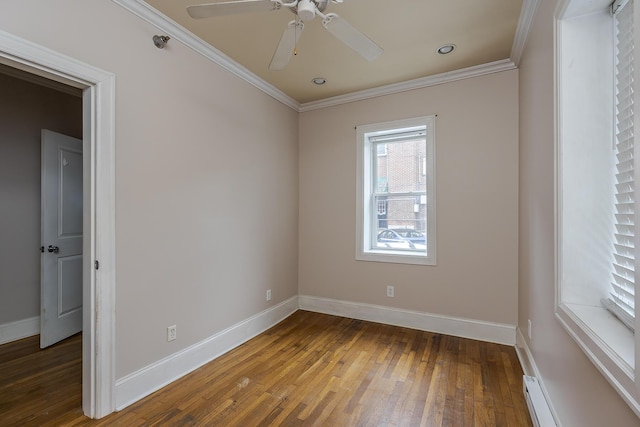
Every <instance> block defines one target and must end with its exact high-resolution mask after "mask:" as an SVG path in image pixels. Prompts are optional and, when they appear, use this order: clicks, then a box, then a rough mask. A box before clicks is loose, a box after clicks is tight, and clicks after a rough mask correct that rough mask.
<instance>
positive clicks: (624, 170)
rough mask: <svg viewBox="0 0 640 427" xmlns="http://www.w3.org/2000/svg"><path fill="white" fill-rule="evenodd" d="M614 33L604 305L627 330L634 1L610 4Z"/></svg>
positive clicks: (631, 285) (631, 280)
mask: <svg viewBox="0 0 640 427" xmlns="http://www.w3.org/2000/svg"><path fill="white" fill-rule="evenodd" d="M612 10H613V11H614V20H615V31H616V33H615V34H616V38H615V40H616V49H615V52H616V57H615V59H616V68H615V77H616V84H615V87H616V98H615V102H616V138H615V150H616V176H615V178H616V185H615V212H616V213H615V235H614V237H615V240H614V245H613V271H612V281H611V295H610V298H609V299H608V300H606V301H605V305H606V306H607V307H608V308H609V309H610V310H611V311H613V312H614V314H616V315H617V316H618V317H619V318H620V320H622V321H623V322H624V323H625V324H626V325H627V326H628V327H629V328H631V329H633V326H634V318H635V303H634V300H635V271H634V264H635V244H634V241H635V231H634V230H635V206H634V187H635V185H634V172H633V169H634V160H633V145H634V144H633V1H626V0H623V1H617V2H615V3H614V4H613V5H612Z"/></svg>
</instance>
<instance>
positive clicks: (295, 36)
mask: <svg viewBox="0 0 640 427" xmlns="http://www.w3.org/2000/svg"><path fill="white" fill-rule="evenodd" d="M293 40H294V41H295V45H294V46H293V56H297V55H298V21H297V20H296V24H295V29H294V30H293Z"/></svg>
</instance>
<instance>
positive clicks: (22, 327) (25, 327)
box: [0, 316, 40, 344]
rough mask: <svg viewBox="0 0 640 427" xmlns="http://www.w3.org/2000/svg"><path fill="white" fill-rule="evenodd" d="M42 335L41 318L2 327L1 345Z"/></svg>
mask: <svg viewBox="0 0 640 427" xmlns="http://www.w3.org/2000/svg"><path fill="white" fill-rule="evenodd" d="M39 333H40V316H36V317H30V318H28V319H22V320H17V321H15V322H8V323H3V324H1V325H0V344H6V343H8V342H11V341H16V340H19V339H22V338H26V337H31V336H34V335H38V334H39Z"/></svg>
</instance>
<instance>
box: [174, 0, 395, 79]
mask: <svg viewBox="0 0 640 427" xmlns="http://www.w3.org/2000/svg"><path fill="white" fill-rule="evenodd" d="M329 1H331V2H332V3H342V2H343V0H290V1H288V2H287V1H286V0H232V1H221V2H217V3H209V4H199V5H194V6H189V7H187V13H189V15H190V16H191V17H192V18H209V17H211V16H225V15H234V14H240V13H251V12H262V11H270V10H279V9H281V8H283V7H285V8H287V9H289V10H290V11H291V12H292V13H293V14H295V15H296V18H295V19H294V20H293V21H291V22H289V23H288V24H287V28H286V29H285V30H284V33H283V34H282V37H281V38H280V43H278V47H277V48H276V51H275V53H274V54H273V58H272V59H271V63H270V64H269V69H270V70H281V69H283V68H284V67H286V66H287V64H288V63H289V61H290V60H291V55H292V54H293V53H294V51H295V49H296V45H297V44H298V39H299V38H300V34H302V30H303V29H304V23H305V22H309V21H311V20H313V18H315V17H316V16H319V17H320V18H322V26H323V27H324V28H325V29H326V30H327V31H329V32H330V33H331V34H333V35H334V36H335V37H337V38H338V40H340V41H341V42H343V43H344V44H346V45H347V46H349V47H350V48H351V49H353V50H354V51H356V52H357V53H359V54H360V55H362V56H363V57H364V58H365V59H366V60H368V61H373V60H374V59H377V58H378V57H379V56H380V55H382V52H383V50H382V48H381V47H380V46H378V45H377V44H375V43H374V42H373V41H372V40H371V39H369V38H368V37H367V36H365V35H364V34H362V33H361V32H360V31H358V30H357V29H356V28H355V27H354V26H353V25H351V24H350V23H348V22H347V21H346V20H344V19H343V18H341V17H340V16H339V15H337V14H335V13H327V14H324V13H323V12H324V10H325V9H326V8H327V5H328V4H329Z"/></svg>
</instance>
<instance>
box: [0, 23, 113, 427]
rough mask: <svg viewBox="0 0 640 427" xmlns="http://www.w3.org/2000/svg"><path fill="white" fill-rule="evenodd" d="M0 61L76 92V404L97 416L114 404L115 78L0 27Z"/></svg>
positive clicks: (106, 411)
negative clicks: (79, 268)
mask: <svg viewBox="0 0 640 427" xmlns="http://www.w3.org/2000/svg"><path fill="white" fill-rule="evenodd" d="M0 63H1V64H4V65H7V66H9V67H12V68H15V69H18V70H22V71H24V72H26V73H28V74H31V75H36V76H40V77H44V78H46V79H48V80H51V81H52V82H56V83H62V84H64V85H67V86H70V87H73V88H77V89H79V90H81V91H82V140H83V151H84V154H83V182H84V186H83V212H84V214H83V229H84V236H85V237H84V239H83V257H82V263H83V273H82V274H83V277H82V294H83V306H84V310H83V319H82V325H83V337H82V340H83V343H82V359H83V368H82V369H83V372H82V406H83V411H84V413H85V415H87V416H88V417H91V418H101V417H103V416H105V415H107V414H109V413H111V412H113V411H114V409H115V396H114V386H115V377H114V375H115V372H114V358H115V357H114V354H115V345H114V335H115V332H114V329H115V328H114V325H115V164H114V162H115V157H114V153H115V137H114V135H115V125H114V112H115V78H114V76H113V75H112V74H110V73H107V72H105V71H102V70H99V69H97V68H95V67H92V66H90V65H87V64H85V63H82V62H80V61H78V60H75V59H73V58H69V57H67V56H65V55H62V54H60V53H58V52H54V51H52V50H49V49H47V48H46V47H43V46H39V45H36V44H34V43H32V42H29V41H27V40H24V39H21V38H19V37H16V36H13V35H11V34H8V33H5V32H1V31H0Z"/></svg>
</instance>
